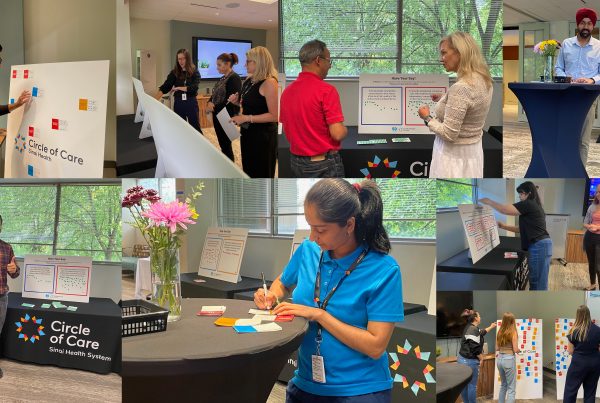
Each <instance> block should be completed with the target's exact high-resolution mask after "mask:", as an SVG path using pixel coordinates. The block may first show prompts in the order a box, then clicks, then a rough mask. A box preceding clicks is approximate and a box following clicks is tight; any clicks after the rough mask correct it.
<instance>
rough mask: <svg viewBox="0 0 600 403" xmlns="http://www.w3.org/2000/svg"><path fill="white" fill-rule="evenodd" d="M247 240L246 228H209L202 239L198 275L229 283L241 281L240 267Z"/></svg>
mask: <svg viewBox="0 0 600 403" xmlns="http://www.w3.org/2000/svg"><path fill="white" fill-rule="evenodd" d="M247 239H248V229H247V228H218V227H211V228H209V229H208V231H207V232H206V238H205V239H204V247H203V249H202V255H201V257H200V267H199V269H198V275H199V276H204V277H210V278H214V279H217V280H223V281H227V282H229V283H239V282H240V281H242V276H241V275H240V267H241V264H242V257H243V256H244V249H245V247H246V240H247Z"/></svg>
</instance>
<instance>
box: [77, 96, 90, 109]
mask: <svg viewBox="0 0 600 403" xmlns="http://www.w3.org/2000/svg"><path fill="white" fill-rule="evenodd" d="M87 109H88V100H87V99H85V98H79V110H80V111H87Z"/></svg>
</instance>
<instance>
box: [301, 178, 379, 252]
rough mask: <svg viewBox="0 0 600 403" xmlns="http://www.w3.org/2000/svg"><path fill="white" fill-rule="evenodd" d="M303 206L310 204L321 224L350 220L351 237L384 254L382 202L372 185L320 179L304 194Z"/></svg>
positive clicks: (342, 224)
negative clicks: (352, 223)
mask: <svg viewBox="0 0 600 403" xmlns="http://www.w3.org/2000/svg"><path fill="white" fill-rule="evenodd" d="M304 204H305V206H306V205H308V204H312V205H314V206H315V207H316V208H317V211H318V212H319V213H318V214H319V217H320V218H321V219H322V220H323V221H325V222H332V223H336V224H338V225H340V226H344V225H346V224H347V222H348V220H349V219H350V218H352V217H354V219H355V221H356V223H355V226H354V236H355V239H356V241H357V242H358V243H361V244H362V243H365V244H367V246H368V247H369V249H371V250H375V251H377V252H380V253H384V254H387V253H389V251H390V240H389V238H388V235H387V232H386V230H385V228H384V227H383V201H382V199H381V193H380V192H379V188H378V187H377V185H376V184H375V182H373V181H370V180H365V181H362V182H361V183H355V184H354V185H351V184H350V183H349V182H347V181H346V180H344V179H338V178H336V179H322V180H320V181H319V182H317V183H316V184H315V185H313V187H312V188H310V190H309V191H308V193H307V194H306V198H305V200H304Z"/></svg>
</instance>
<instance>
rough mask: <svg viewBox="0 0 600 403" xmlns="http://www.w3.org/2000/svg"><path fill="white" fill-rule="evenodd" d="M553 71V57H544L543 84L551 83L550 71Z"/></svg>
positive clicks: (551, 75)
mask: <svg viewBox="0 0 600 403" xmlns="http://www.w3.org/2000/svg"><path fill="white" fill-rule="evenodd" d="M553 70H554V56H546V65H545V66H544V82H545V83H551V82H552V81H553V79H552V77H553V76H554V74H552V71H553Z"/></svg>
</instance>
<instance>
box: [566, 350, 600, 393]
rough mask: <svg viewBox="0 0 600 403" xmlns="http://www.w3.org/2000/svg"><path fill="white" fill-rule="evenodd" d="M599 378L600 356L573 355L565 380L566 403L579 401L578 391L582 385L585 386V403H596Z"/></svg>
mask: <svg viewBox="0 0 600 403" xmlns="http://www.w3.org/2000/svg"><path fill="white" fill-rule="evenodd" d="M598 378H600V356H599V355H598V354H595V356H589V355H587V356H581V355H579V354H573V360H572V361H571V365H570V366H569V370H568V371H567V379H566V380H565V393H564V395H563V398H564V400H563V401H564V403H575V402H576V401H577V391H578V390H579V387H580V386H581V385H583V402H584V403H594V402H595V399H596V397H595V396H596V388H597V387H598Z"/></svg>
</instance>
